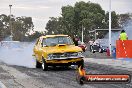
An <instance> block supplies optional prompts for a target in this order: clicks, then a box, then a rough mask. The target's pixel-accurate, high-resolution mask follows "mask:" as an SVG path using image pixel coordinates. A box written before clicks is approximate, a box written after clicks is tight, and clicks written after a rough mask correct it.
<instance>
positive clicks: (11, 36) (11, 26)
mask: <svg viewBox="0 0 132 88" xmlns="http://www.w3.org/2000/svg"><path fill="white" fill-rule="evenodd" d="M9 7H10V20H9V24H10V26H9V28H10V31H11V36H10V37H11V41H12V40H13V39H12V37H13V35H12V23H11V7H12V5H9Z"/></svg>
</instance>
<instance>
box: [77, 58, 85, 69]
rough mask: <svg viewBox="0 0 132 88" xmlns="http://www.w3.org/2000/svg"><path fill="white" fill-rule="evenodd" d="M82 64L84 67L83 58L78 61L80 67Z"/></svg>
mask: <svg viewBox="0 0 132 88" xmlns="http://www.w3.org/2000/svg"><path fill="white" fill-rule="evenodd" d="M80 66H82V67H84V60H83V59H82V60H81V61H79V62H78V67H80Z"/></svg>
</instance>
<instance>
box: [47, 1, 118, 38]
mask: <svg viewBox="0 0 132 88" xmlns="http://www.w3.org/2000/svg"><path fill="white" fill-rule="evenodd" d="M61 9H62V14H61V15H62V17H59V18H55V19H50V20H49V21H48V23H47V25H46V29H47V31H48V32H47V33H48V34H52V33H54V34H56V33H64V34H68V35H72V36H75V35H77V36H78V37H80V38H81V31H82V28H85V30H84V39H85V40H86V39H88V38H90V35H89V31H91V30H94V29H98V28H101V29H103V28H108V24H109V21H108V20H109V19H108V17H109V14H108V12H107V13H106V14H105V11H104V10H103V9H102V8H101V6H100V5H99V4H97V3H91V2H87V3H86V2H84V1H81V2H76V3H75V6H70V5H67V6H63V7H62V8H61ZM52 18H54V17H52ZM60 18H61V19H60ZM118 27H119V24H118V15H117V14H116V13H115V12H114V11H113V12H112V28H118ZM102 33H103V34H104V33H105V32H99V35H100V34H102Z"/></svg>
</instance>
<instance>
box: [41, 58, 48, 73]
mask: <svg viewBox="0 0 132 88" xmlns="http://www.w3.org/2000/svg"><path fill="white" fill-rule="evenodd" d="M42 70H43V71H47V70H48V65H47V63H46V61H45V59H44V58H42Z"/></svg>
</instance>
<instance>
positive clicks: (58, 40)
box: [43, 36, 73, 46]
mask: <svg viewBox="0 0 132 88" xmlns="http://www.w3.org/2000/svg"><path fill="white" fill-rule="evenodd" d="M57 44H68V45H72V44H73V41H72V40H71V38H70V37H67V36H57V37H49V38H46V39H44V40H43V45H46V46H55V45H57Z"/></svg>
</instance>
